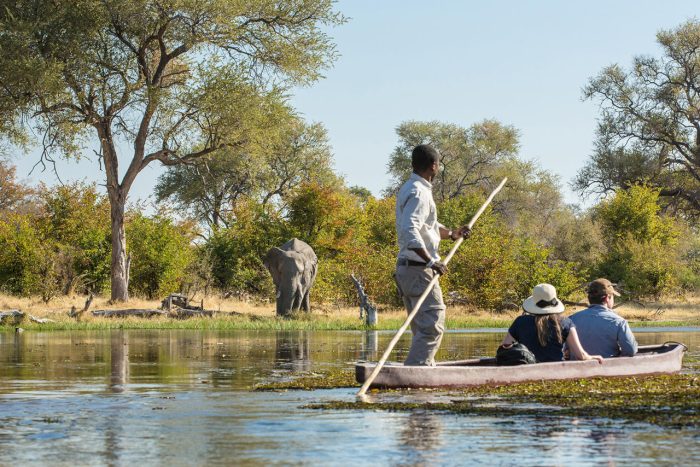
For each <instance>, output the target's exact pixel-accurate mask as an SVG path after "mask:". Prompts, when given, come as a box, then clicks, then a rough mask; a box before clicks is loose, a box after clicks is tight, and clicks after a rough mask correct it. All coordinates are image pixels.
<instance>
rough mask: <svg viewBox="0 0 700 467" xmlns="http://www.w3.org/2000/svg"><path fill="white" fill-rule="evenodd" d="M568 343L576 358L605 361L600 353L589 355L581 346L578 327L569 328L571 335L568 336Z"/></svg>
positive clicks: (571, 352)
mask: <svg viewBox="0 0 700 467" xmlns="http://www.w3.org/2000/svg"><path fill="white" fill-rule="evenodd" d="M566 345H567V346H568V347H569V352H570V354H571V356H573V358H574V359H575V360H593V359H595V360H598V363H601V364H602V363H603V357H601V356H600V355H589V354H588V352H586V351H585V350H584V348H583V347H582V346H581V341H579V340H578V333H577V332H576V328H571V329H570V330H569V337H567V338H566Z"/></svg>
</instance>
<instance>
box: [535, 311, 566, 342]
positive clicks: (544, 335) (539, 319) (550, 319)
mask: <svg viewBox="0 0 700 467" xmlns="http://www.w3.org/2000/svg"><path fill="white" fill-rule="evenodd" d="M560 320H561V315H560V314H558V313H550V314H548V315H535V329H537V340H538V341H539V343H540V345H541V346H542V347H546V346H547V341H549V336H550V335H551V334H552V333H553V334H554V338H555V339H556V340H557V342H558V343H559V344H561V343H563V342H564V339H563V338H562V335H561V324H559V321H560Z"/></svg>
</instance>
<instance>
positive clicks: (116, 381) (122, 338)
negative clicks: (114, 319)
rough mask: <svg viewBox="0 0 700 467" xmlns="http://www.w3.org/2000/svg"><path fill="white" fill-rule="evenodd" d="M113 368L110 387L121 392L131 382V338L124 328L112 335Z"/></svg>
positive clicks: (111, 353)
mask: <svg viewBox="0 0 700 467" xmlns="http://www.w3.org/2000/svg"><path fill="white" fill-rule="evenodd" d="M110 355H111V369H112V373H111V375H110V381H109V389H110V390H111V391H112V392H115V393H120V392H124V391H125V390H126V387H127V385H128V384H129V340H128V339H127V336H126V334H125V332H124V331H123V330H119V331H114V332H113V333H112V335H111V336H110Z"/></svg>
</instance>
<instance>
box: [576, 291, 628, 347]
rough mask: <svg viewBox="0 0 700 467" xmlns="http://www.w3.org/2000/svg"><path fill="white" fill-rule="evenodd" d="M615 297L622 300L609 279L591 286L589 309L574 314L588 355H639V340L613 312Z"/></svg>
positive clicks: (625, 321) (580, 337) (579, 335)
mask: <svg viewBox="0 0 700 467" xmlns="http://www.w3.org/2000/svg"><path fill="white" fill-rule="evenodd" d="M615 296H618V297H619V296H620V294H619V293H617V290H615V288H614V287H613V284H612V282H610V281H609V280H607V279H596V280H594V281H593V282H591V283H590V284H588V303H589V304H590V307H588V308H586V309H585V310H581V311H579V312H578V313H574V314H573V315H572V316H571V321H573V322H574V325H575V326H576V332H577V333H578V338H579V341H581V345H582V346H583V348H584V349H586V352H588V353H591V354H598V355H602V356H603V357H604V358H609V357H618V356H622V357H632V356H633V355H634V354H636V353H637V340H636V339H635V338H634V335H633V334H632V330H631V329H630V327H629V324H627V320H625V319H624V318H623V317H622V316H620V315H618V314H617V313H615V312H614V311H613V305H614V304H615Z"/></svg>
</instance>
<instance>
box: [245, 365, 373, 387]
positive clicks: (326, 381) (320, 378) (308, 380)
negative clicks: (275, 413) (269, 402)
mask: <svg viewBox="0 0 700 467" xmlns="http://www.w3.org/2000/svg"><path fill="white" fill-rule="evenodd" d="M353 386H359V384H357V383H356V382H355V370H354V369H352V370H351V369H347V368H334V369H330V370H328V371H325V372H323V373H301V374H297V375H295V377H294V378H293V379H290V380H287V381H276V382H269V383H263V384H259V385H257V386H255V390H256V391H286V390H290V389H291V390H307V391H308V390H312V389H334V388H347V387H353Z"/></svg>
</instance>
